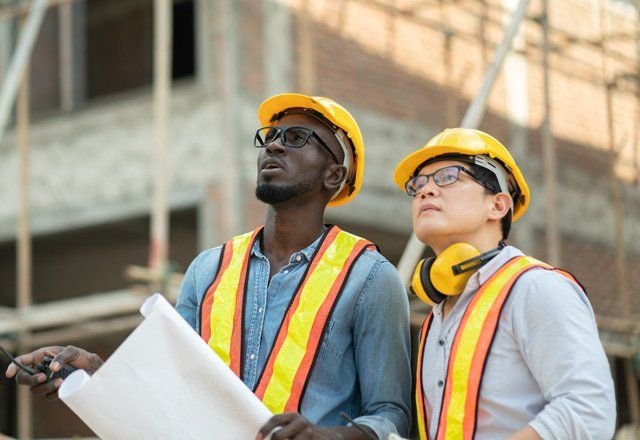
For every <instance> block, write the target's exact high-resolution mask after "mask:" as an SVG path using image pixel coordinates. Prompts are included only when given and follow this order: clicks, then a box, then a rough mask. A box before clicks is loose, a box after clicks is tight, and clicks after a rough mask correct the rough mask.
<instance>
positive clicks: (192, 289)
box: [176, 248, 220, 331]
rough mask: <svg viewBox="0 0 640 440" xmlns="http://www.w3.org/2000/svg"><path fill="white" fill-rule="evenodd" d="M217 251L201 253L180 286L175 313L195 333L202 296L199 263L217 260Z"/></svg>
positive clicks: (211, 250) (210, 250) (209, 250)
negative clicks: (211, 259) (209, 259)
mask: <svg viewBox="0 0 640 440" xmlns="http://www.w3.org/2000/svg"><path fill="white" fill-rule="evenodd" d="M219 249H220V248H214V249H207V250H206V251H203V252H201V253H200V254H199V255H198V256H197V257H196V258H195V259H194V260H193V261H192V262H191V264H190V265H189V268H188V269H187V271H186V272H185V274H184V278H183V279H182V283H181V284H180V293H179V295H178V300H177V302H176V311H177V312H178V313H179V314H180V316H182V317H183V318H184V320H185V321H187V323H188V324H189V325H190V326H191V328H192V329H194V330H195V331H198V326H199V319H198V312H199V304H200V299H201V297H202V296H203V295H204V292H201V290H202V289H201V287H202V286H200V285H199V283H198V278H202V276H200V277H199V276H198V275H199V274H200V273H201V270H200V262H201V261H202V260H204V259H208V258H216V259H218V258H219V255H220V252H219Z"/></svg>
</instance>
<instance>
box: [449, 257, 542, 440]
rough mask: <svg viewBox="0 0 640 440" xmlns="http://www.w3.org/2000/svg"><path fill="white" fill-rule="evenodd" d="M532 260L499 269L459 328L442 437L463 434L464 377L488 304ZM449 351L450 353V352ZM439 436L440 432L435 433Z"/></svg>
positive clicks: (465, 387)
mask: <svg viewBox="0 0 640 440" xmlns="http://www.w3.org/2000/svg"><path fill="white" fill-rule="evenodd" d="M530 264H532V261H531V260H530V259H528V258H519V259H518V260H517V261H515V262H513V263H512V264H510V265H509V267H508V268H506V269H505V270H504V271H503V272H502V273H500V274H499V275H498V276H497V277H496V278H495V279H493V280H492V282H491V284H490V285H489V286H487V287H486V289H485V290H484V292H483V293H482V296H481V297H480V298H478V301H477V302H476V304H475V307H474V308H473V310H472V311H471V314H470V315H469V318H468V319H467V323H466V325H465V326H464V329H463V330H462V332H463V333H462V335H461V337H460V342H459V345H458V348H457V350H456V353H455V360H454V365H453V371H452V373H451V374H452V381H451V384H452V386H453V389H452V390H451V401H450V403H449V407H448V409H447V414H446V432H445V436H444V438H445V439H462V438H463V420H464V416H465V414H464V408H465V405H466V401H467V380H468V378H469V373H470V372H471V363H472V361H473V355H474V354H475V348H476V345H477V342H478V339H479V337H480V334H481V332H482V328H483V327H484V322H485V319H486V318H487V315H488V314H489V311H490V310H491V306H492V305H493V303H494V301H495V300H496V298H497V297H498V295H499V294H500V291H501V290H502V288H503V287H504V286H505V284H506V283H507V282H508V281H509V279H510V278H511V277H512V276H513V275H515V274H516V273H517V272H518V271H520V270H521V269H523V268H525V267H526V266H528V265H530ZM453 355H454V353H451V354H450V356H453ZM438 437H439V438H440V436H438Z"/></svg>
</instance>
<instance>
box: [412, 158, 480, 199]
mask: <svg viewBox="0 0 640 440" xmlns="http://www.w3.org/2000/svg"><path fill="white" fill-rule="evenodd" d="M461 171H462V172H463V173H466V174H468V175H469V176H471V178H472V179H473V180H475V181H476V182H477V183H479V184H480V185H482V186H484V187H485V188H488V189H491V188H489V187H488V186H487V185H486V184H485V183H484V182H482V181H480V180H479V179H478V178H477V177H476V175H475V174H473V173H472V172H471V171H469V170H468V169H466V168H465V167H463V166H461V165H452V166H449V167H444V168H440V169H439V170H436V172H435V173H431V174H418V175H417V176H415V177H412V178H411V179H409V180H408V181H407V183H405V184H404V187H405V190H406V191H407V194H408V195H409V196H411V197H415V196H416V195H418V193H419V192H420V191H421V190H422V188H423V187H424V186H425V185H426V184H427V183H428V182H429V178H431V177H433V181H434V182H435V184H436V185H438V186H440V187H443V186H449V185H451V184H454V183H456V182H457V181H458V179H459V178H460V172H461Z"/></svg>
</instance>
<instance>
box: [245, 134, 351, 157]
mask: <svg viewBox="0 0 640 440" xmlns="http://www.w3.org/2000/svg"><path fill="white" fill-rule="evenodd" d="M265 128H272V129H274V130H276V136H275V137H274V138H273V140H272V141H271V142H269V143H265V144H263V145H257V144H258V134H259V133H260V131H261V130H264V129H265ZM290 129H303V130H306V131H307V138H306V139H305V140H304V142H303V143H302V145H300V146H297V145H291V144H288V143H287V142H286V141H285V136H284V133H285V131H287V130H290ZM311 137H315V139H317V141H318V143H319V144H320V146H321V147H322V148H324V149H325V150H327V152H328V153H329V154H330V155H331V157H332V158H333V160H334V161H335V163H337V164H338V165H342V164H341V163H340V161H339V160H338V156H336V155H335V153H334V152H333V151H331V148H329V146H328V145H327V144H326V142H325V141H323V140H322V138H321V137H320V136H319V135H318V134H317V133H316V132H315V130H314V129H313V128H309V127H304V126H302V125H294V126H291V127H277V126H273V125H265V126H264V127H260V128H258V129H257V130H256V134H255V136H254V137H253V146H254V147H256V148H266V147H268V146H269V145H271V144H272V143H274V142H276V141H277V140H278V139H280V142H281V143H282V145H284V146H285V147H287V148H302V147H304V146H305V145H307V143H308V142H309V139H310V138H311Z"/></svg>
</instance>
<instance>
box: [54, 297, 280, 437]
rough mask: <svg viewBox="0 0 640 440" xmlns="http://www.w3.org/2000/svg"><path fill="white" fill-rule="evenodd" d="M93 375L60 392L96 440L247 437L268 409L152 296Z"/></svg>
mask: <svg viewBox="0 0 640 440" xmlns="http://www.w3.org/2000/svg"><path fill="white" fill-rule="evenodd" d="M140 311H141V313H142V314H143V315H144V316H145V320H144V321H143V322H142V323H141V324H140V325H139V326H138V327H137V328H136V329H135V330H134V331H133V332H132V333H131V335H130V336H129V337H128V338H127V339H126V340H125V341H124V342H123V343H122V345H121V346H120V347H119V348H118V349H117V350H116V351H115V352H114V353H113V355H112V356H111V357H110V358H109V359H108V360H107V361H106V362H105V364H104V365H103V366H102V368H100V369H99V370H98V371H97V372H96V373H95V374H94V375H93V376H89V375H87V374H86V373H85V372H84V371H82V370H79V371H77V372H75V373H73V374H72V375H71V376H69V378H68V379H67V380H65V382H64V383H63V384H62V386H61V387H60V390H59V396H60V398H61V399H62V400H63V401H64V402H65V403H66V404H67V405H68V406H69V407H70V408H71V409H72V410H73V411H74V412H75V413H76V414H77V415H78V416H79V417H80V418H81V419H82V420H83V421H84V422H85V423H86V424H87V425H88V426H89V427H90V428H91V429H92V430H93V431H94V432H95V433H96V434H97V435H98V436H100V437H101V438H102V439H164V438H166V439H170V438H171V439H175V438H181V439H205V438H206V439H211V438H225V439H226V438H229V439H245V438H247V439H251V438H254V437H255V435H256V433H257V432H258V430H259V429H260V428H261V427H262V425H264V423H265V422H267V420H269V418H270V417H271V415H272V414H271V413H270V412H269V410H268V409H267V408H266V407H265V406H264V405H263V403H262V402H261V401H260V400H259V399H258V398H257V397H256V396H255V395H254V394H253V393H252V392H251V391H250V390H249V389H248V388H247V387H246V386H245V385H244V384H243V383H242V381H241V380H240V379H239V378H238V377H237V376H236V375H235V374H234V373H233V372H232V371H231V370H230V369H229V368H228V367H227V366H226V365H225V364H224V363H223V362H222V360H220V358H219V357H218V356H217V355H216V354H215V353H214V352H213V351H212V350H211V349H210V348H209V347H208V346H207V344H206V343H205V342H204V341H203V340H202V339H201V338H200V337H199V336H198V335H197V334H196V333H195V332H194V331H193V329H192V328H191V327H189V325H188V324H187V323H186V322H185V321H184V320H183V319H182V317H180V315H179V314H178V313H177V312H176V311H175V310H174V309H173V307H172V306H171V305H170V304H169V303H168V302H167V301H166V300H165V299H164V298H163V297H162V296H161V295H159V294H155V295H153V296H152V297H150V298H149V299H148V300H147V301H146V302H145V303H144V304H143V306H142V307H141V309H140Z"/></svg>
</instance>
